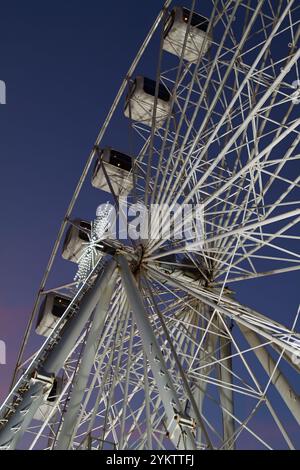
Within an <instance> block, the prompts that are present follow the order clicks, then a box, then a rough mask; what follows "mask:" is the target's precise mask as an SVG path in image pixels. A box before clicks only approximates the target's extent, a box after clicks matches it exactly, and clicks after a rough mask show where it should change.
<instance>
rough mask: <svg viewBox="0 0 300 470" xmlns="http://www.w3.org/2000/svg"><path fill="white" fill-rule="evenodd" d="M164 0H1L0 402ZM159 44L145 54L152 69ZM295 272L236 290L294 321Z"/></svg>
mask: <svg viewBox="0 0 300 470" xmlns="http://www.w3.org/2000/svg"><path fill="white" fill-rule="evenodd" d="M177 3H179V4H181V3H182V4H183V3H184V2H180V1H179V2H177ZM161 6H162V1H161V0H151V1H146V2H145V1H138V0H130V1H127V2H123V1H116V2H102V1H99V0H98V1H97V0H87V1H83V0H72V1H71V0H64V1H63V2H62V1H61V0H60V1H58V0H52V1H51V2H50V1H43V2H41V1H38V0H27V1H26V2H24V1H21V0H11V1H9V2H8V1H6V2H2V3H1V10H0V80H3V81H5V83H6V88H7V103H6V105H0V161H1V170H0V207H1V231H0V250H1V265H0V279H1V283H0V319H1V323H0V340H3V341H5V343H6V361H7V363H6V364H5V365H1V364H0V402H1V401H2V400H3V399H4V397H5V394H6V393H7V391H8V387H9V383H10V380H11V375H12V372H13V369H14V366H15V362H16V357H17V352H18V348H19V345H20V342H21V339H22V336H23V334H24V329H25V325H26V322H27V321H28V318H29V315H30V312H31V309H32V305H33V302H34V298H35V293H36V291H37V289H38V286H39V282H40V280H41V277H42V275H43V272H44V269H45V266H46V263H47V260H48V258H49V255H50V252H51V249H52V245H53V243H54V240H55V238H56V234H57V231H58V229H59V226H60V223H61V220H62V219H63V216H64V213H65V211H66V208H67V205H68V203H69V200H70V199H71V196H72V193H73V191H74V188H75V186H76V183H77V181H78V179H79V176H80V174H81V171H82V169H83V166H84V164H85V161H86V158H87V156H88V154H89V153H90V150H91V148H92V146H93V144H94V141H95V138H96V136H97V133H98V131H99V129H100V126H101V124H102V123H103V121H104V119H105V116H106V114H107V112H108V110H109V107H110V105H111V103H112V101H113V99H114V96H115V94H116V92H117V91H118V88H119V86H120V84H121V81H122V79H123V77H124V75H125V74H126V72H127V70H128V68H129V66H130V63H131V61H132V60H133V58H134V56H135V54H136V52H137V51H138V48H139V47H140V45H141V43H142V41H143V39H144V37H145V35H146V34H147V32H148V30H149V29H150V27H151V25H152V23H153V20H154V19H155V17H156V15H157V13H158V11H159V9H160V7H161ZM155 41H156V42H155ZM155 44H157V40H156V39H155V40H154V43H153V48H152V49H151V48H150V51H149V53H147V54H146V55H145V62H144V64H145V65H144V68H145V70H146V72H147V74H148V75H150V76H151V75H152V77H154V75H155V70H156V64H157V56H155V55H154V53H155V52H153V51H155ZM151 71H152V72H151ZM114 126H115V127H114V128H112V129H110V130H109V132H108V133H107V134H106V135H105V137H104V141H103V144H104V145H111V142H112V141H113V142H114V143H113V145H114V146H116V147H120V146H123V145H125V143H124V142H126V141H127V139H128V137H127V135H126V129H125V128H124V126H123V125H122V126H121V125H120V126H119V125H118V122H116V123H115V124H114ZM103 197H104V196H103V195H102V196H101V195H100V194H99V192H96V191H95V190H91V194H89V192H88V189H86V191H85V192H83V200H82V202H81V203H80V204H79V206H78V215H80V216H82V217H85V218H87V219H91V218H92V217H93V214H94V212H95V208H96V206H97V201H98V203H100V202H103V201H104V200H105V199H103ZM79 212H80V213H79ZM62 269H66V272H67V270H68V269H69V267H66V268H62ZM72 269H73V268H72ZM296 278H297V276H295V274H294V273H291V274H285V275H284V276H280V279H279V278H278V279H276V278H274V277H273V278H272V279H271V278H269V279H265V280H260V281H259V282H258V281H248V282H247V283H244V285H242V286H240V287H239V290H238V298H239V300H240V301H243V302H244V303H245V304H247V305H249V306H251V307H253V308H256V309H257V310H258V311H261V312H262V313H264V314H266V315H268V316H272V317H273V318H275V319H281V320H282V323H285V324H288V325H290V324H291V322H292V320H293V318H294V316H295V314H296V310H297V306H298V297H299V296H298V292H297V290H298V291H299V282H298V283H296ZM71 280H72V279H71ZM298 385H299V384H298ZM275 400H276V398H275ZM262 419H263V418H262ZM286 419H287V420H288V419H290V418H289V415H288V414H287V418H286ZM295 429H298V428H297V427H296V426H295ZM295 441H297V439H296V440H295ZM298 444H299V447H300V442H299V439H298ZM250 445H251V441H249V446H250Z"/></svg>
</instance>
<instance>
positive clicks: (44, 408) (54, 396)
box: [33, 378, 62, 421]
mask: <svg viewBox="0 0 300 470" xmlns="http://www.w3.org/2000/svg"><path fill="white" fill-rule="evenodd" d="M61 392H62V380H61V379H60V378H56V379H54V382H53V386H52V388H51V390H50V393H49V395H48V397H47V398H44V400H43V402H42V404H41V405H40V406H39V407H38V409H37V411H36V412H35V414H34V417H33V418H34V419H36V420H38V421H46V419H47V418H48V417H49V415H50V414H51V412H52V410H53V408H54V407H55V405H56V403H57V401H58V398H59V395H60V394H61ZM54 413H55V412H54Z"/></svg>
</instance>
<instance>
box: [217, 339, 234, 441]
mask: <svg viewBox="0 0 300 470" xmlns="http://www.w3.org/2000/svg"><path fill="white" fill-rule="evenodd" d="M231 354H232V352H231V341H230V339H229V338H224V337H223V336H220V359H221V360H222V362H221V364H219V374H220V380H221V381H222V382H225V383H226V384H228V387H230V386H231V385H232V374H231V370H232V359H231ZM220 403H221V406H222V417H223V439H224V446H223V447H224V449H226V450H233V449H234V430H235V426H234V419H233V417H232V415H234V406H233V391H232V389H231V388H227V387H222V386H221V387H220ZM226 411H228V413H227V412H226Z"/></svg>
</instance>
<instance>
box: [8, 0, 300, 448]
mask: <svg viewBox="0 0 300 470" xmlns="http://www.w3.org/2000/svg"><path fill="white" fill-rule="evenodd" d="M299 33H300V5H299V4H298V2H297V1H294V0H282V1H280V2H274V1H269V0H260V1H256V0H255V1H254V0H253V1H252V0H234V1H233V0H207V1H205V2H203V1H201V2H197V1H195V0H193V1H191V2H190V4H189V5H184V6H183V5H173V4H171V0H167V1H166V2H165V4H164V6H163V8H162V10H161V11H160V12H159V14H158V16H157V18H156V20H155V21H154V23H153V25H152V27H151V29H150V31H149V33H148V35H147V37H146V38H145V40H144V42H143V44H142V46H141V48H140V50H139V52H138V54H137V55H136V57H135V59H134V61H133V63H132V65H131V67H130V68H129V71H128V74H127V75H126V78H125V79H124V81H123V83H122V85H121V87H120V89H119V91H118V93H117V96H116V98H115V100H114V103H113V105H112V107H111V109H110V111H109V113H108V115H107V118H106V120H105V122H104V124H103V126H102V128H101V129H100V132H99V134H98V137H97V139H96V142H95V145H94V146H93V149H92V151H91V153H90V155H89V157H88V159H87V163H86V166H85V168H84V170H83V173H82V175H81V177H80V180H79V182H78V185H77V188H76V190H75V192H74V195H73V197H72V200H71V202H70V205H69V208H68V210H67V213H66V215H65V217H64V220H63V222H62V224H61V228H60V230H59V233H58V236H57V239H56V242H55V244H54V248H53V251H52V254H51V256H50V259H49V262H48V265H47V267H46V270H45V274H44V277H43V279H42V282H41V285H40V288H39V291H38V294H37V298H36V302H35V305H34V309H33V312H32V315H31V318H30V321H29V323H28V327H27V330H26V333H25V336H24V340H23V343H22V345H21V348H20V354H19V358H18V363H17V364H16V369H15V374H14V379H13V385H12V388H11V391H10V393H9V395H8V397H7V398H6V399H5V401H4V403H3V404H2V406H1V408H0V448H1V449H9V450H10V449H17V448H28V449H73V450H76V449H98V450H101V449H116V450H121V449H138V450H139V449H187V450H190V449H199V450H200V449H201V450H202V449H203V450H204V449H226V450H230V449H240V448H244V447H245V446H247V442H250V443H251V445H252V446H254V447H255V446H257V447H258V448H265V449H273V448H276V447H277V446H278V442H279V441H280V442H281V444H280V446H286V448H289V449H295V448H299V447H300V444H299V440H298V442H297V437H295V436H297V434H298V433H297V432H296V433H295V428H296V427H298V432H299V424H300V397H299V395H298V393H299V386H298V393H297V379H298V374H299V371H300V327H299V319H298V316H299V314H300V309H299V308H297V305H295V306H294V307H295V308H294V311H292V312H291V311H284V312H282V313H281V315H277V314H275V312H274V310H275V308H274V303H275V302H274V299H273V300H272V299H269V303H268V305H269V306H270V309H269V310H268V311H256V310H255V309H254V308H252V307H251V305H252V304H253V302H252V300H253V298H255V297H256V296H258V297H259V296H260V297H263V295H264V294H263V292H264V286H265V284H264V282H265V280H266V279H267V280H268V282H269V283H273V284H272V285H273V286H274V292H275V291H276V290H278V289H280V286H281V283H283V282H284V281H283V280H284V278H285V276H289V279H292V276H294V277H293V279H294V282H295V285H296V280H297V278H298V276H299V269H300V254H299V239H300V236H299V222H300V176H299V174H300V171H299V169H300V163H299V160H300V152H299V150H300V147H299V141H300V134H299V131H300V129H299V126H300V118H299V109H300V107H299V104H300V77H299V69H298V60H299V56H300V49H299ZM155 37H156V38H158V47H157V49H156V57H153V74H152V76H151V77H148V76H145V75H143V70H141V64H142V61H143V56H144V53H145V51H146V49H147V48H148V47H151V44H152V41H154V38H155ZM148 65H149V64H148ZM114 116H117V118H118V119H122V120H123V121H124V125H126V126H128V128H129V133H130V136H131V139H132V142H133V144H132V151H131V152H130V151H124V150H123V149H120V148H118V149H116V146H115V145H114V143H113V142H112V143H111V146H110V147H103V145H102V140H103V136H104V134H105V132H106V130H107V128H108V127H109V126H113V118H114ZM86 182H88V184H89V185H90V190H91V191H98V192H99V194H100V191H101V195H102V196H103V197H102V198H104V199H103V200H105V201H106V200H107V199H109V201H110V202H107V203H105V204H104V205H103V206H101V207H99V208H98V210H97V213H96V214H95V219H94V220H86V219H81V218H79V215H78V214H76V213H74V212H75V211H74V207H75V204H76V201H77V200H78V198H80V195H81V189H82V187H83V185H84V184H85V183H86ZM124 201H125V202H126V204H125V202H124ZM125 206H126V207H127V208H129V209H130V210H132V209H133V208H137V209H139V211H140V212H143V219H142V223H140V224H139V225H140V226H139V230H138V227H137V224H134V223H133V221H132V220H130V221H128V218H126V217H127V216H126V207H125ZM153 208H154V209H153ZM183 208H184V210H186V212H185V214H184V216H182V209H183ZM95 210H96V207H95ZM139 220H141V219H139ZM120 225H122V226H123V228H124V230H125V229H126V230H125V231H126V236H123V235H122V234H123V232H122V233H121V232H120V230H117V232H118V233H117V235H116V233H115V231H114V230H113V228H114V229H115V228H116V226H118V227H119V226H120ZM141 226H142V227H141ZM149 233H150V235H149ZM61 256H62V258H63V260H64V261H63V262H64V263H67V264H68V263H69V265H70V266H72V267H73V268H74V271H75V274H74V275H75V278H74V276H73V277H70V278H69V279H66V280H65V282H64V283H63V284H60V285H58V286H55V287H54V288H53V287H49V285H48V277H49V274H50V273H52V272H53V271H54V270H55V263H56V260H57V259H58V258H59V259H60V263H61V262H62V261H61ZM247 286H249V287H247ZM285 295H288V294H285V292H284V290H282V291H281V296H285ZM287 305H289V304H288V303H287ZM36 335H39V338H43V337H44V338H43V340H42V341H43V342H42V344H41V346H40V347H39V349H38V351H36V352H35V353H34V354H32V353H31V354H27V346H28V344H30V342H32V341H33V338H36ZM298 385H299V384H298ZM287 416H288V418H286V417H287ZM266 423H267V424H266ZM249 445H250V444H249Z"/></svg>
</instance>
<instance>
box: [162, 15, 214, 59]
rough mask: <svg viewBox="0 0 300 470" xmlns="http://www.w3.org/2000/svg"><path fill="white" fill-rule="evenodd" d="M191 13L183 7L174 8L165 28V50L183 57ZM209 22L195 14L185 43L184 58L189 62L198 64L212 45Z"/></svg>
mask: <svg viewBox="0 0 300 470" xmlns="http://www.w3.org/2000/svg"><path fill="white" fill-rule="evenodd" d="M190 15H191V11H190V10H188V9H187V8H183V7H174V8H173V10H172V12H171V13H170V16H169V17H168V18H167V20H166V23H165V27H164V43H163V49H164V50H165V51H167V52H170V53H171V54H175V55H177V56H178V57H181V54H182V50H183V46H184V41H185V36H186V31H187V27H188V23H189V18H190ZM208 24H209V21H208V19H207V18H205V17H204V16H201V15H198V13H193V14H192V17H191V21H190V29H189V33H188V36H187V40H186V43H185V49H184V54H183V58H184V59H185V60H187V61H188V62H197V60H198V59H199V55H200V57H203V56H204V55H205V54H206V53H207V51H208V49H209V48H210V46H211V43H212V37H211V35H210V34H209V33H208V32H207V30H208Z"/></svg>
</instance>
